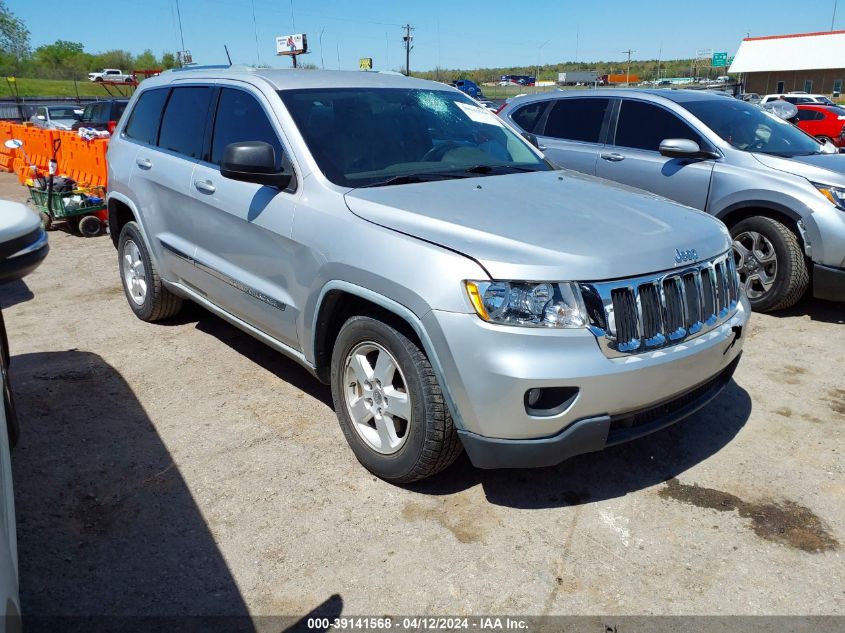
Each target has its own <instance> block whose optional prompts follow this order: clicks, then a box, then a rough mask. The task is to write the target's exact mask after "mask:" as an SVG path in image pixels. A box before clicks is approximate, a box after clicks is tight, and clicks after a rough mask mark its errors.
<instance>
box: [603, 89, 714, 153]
mask: <svg viewBox="0 0 845 633" xmlns="http://www.w3.org/2000/svg"><path fill="white" fill-rule="evenodd" d="M668 138H684V139H688V140H690V141H695V142H696V143H698V144H699V145H704V141H703V140H702V138H701V136H700V135H699V134H697V133H696V132H695V131H694V130H693V129H692V128H691V127H690V126H689V125H687V124H686V123H684V122H683V121H682V120H681V119H679V118H678V117H677V116H676V115H674V114H672V113H671V112H669V111H668V110H664V109H663V108H661V107H659V106H656V105H653V104H651V103H643V102H642V101H633V100H630V99H623V100H622V109H621V111H620V112H619V122H618V123H617V125H616V145H618V146H619V147H631V148H633V149H645V150H650V151H654V152H656V151H658V150H659V149H660V143H661V142H662V141H664V140H666V139H668Z"/></svg>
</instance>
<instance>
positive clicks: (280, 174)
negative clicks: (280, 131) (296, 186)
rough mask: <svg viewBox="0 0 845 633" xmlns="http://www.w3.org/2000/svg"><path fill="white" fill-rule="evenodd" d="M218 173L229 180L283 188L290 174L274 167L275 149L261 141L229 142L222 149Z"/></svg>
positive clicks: (288, 181)
mask: <svg viewBox="0 0 845 633" xmlns="http://www.w3.org/2000/svg"><path fill="white" fill-rule="evenodd" d="M220 175H221V176H223V177H224V178H229V179H231V180H240V181H242V182H253V183H256V184H259V185H269V186H271V187H279V188H281V189H284V188H285V187H287V186H288V185H289V184H290V181H291V178H292V174H286V173H285V172H284V171H283V170H281V171H280V170H277V169H276V151H275V150H274V149H273V146H272V145H270V144H269V143H265V142H263V141H243V142H241V143H230V144H229V145H227V146H226V149H224V150H223V160H221V161H220Z"/></svg>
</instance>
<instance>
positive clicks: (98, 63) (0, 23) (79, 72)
mask: <svg viewBox="0 0 845 633" xmlns="http://www.w3.org/2000/svg"><path fill="white" fill-rule="evenodd" d="M177 65H178V63H177V60H176V56H175V55H174V54H173V53H170V52H164V53H162V55H161V56H160V57H159V56H157V55H156V54H155V53H153V51H152V50H150V49H147V50H145V51H144V52H142V53H141V54H140V55H133V54H132V53H131V52H129V51H125V50H120V49H116V50H110V51H104V52H102V53H89V52H87V51H85V48H84V46H83V45H82V44H81V43H79V42H73V41H69V40H61V39H60V40H56V41H55V42H54V43H52V44H44V45H43V46H39V47H37V48H35V49H34V50H33V49H32V48H31V46H30V42H29V29H27V28H26V25H25V24H24V23H23V20H21V19H20V18H18V17H17V16H16V15H15V14H14V13H12V11H10V10H9V8H8V7H7V6H6V2H5V0H0V76H16V77H33V78H37V79H84V78H85V76H86V75H87V74H88V73H89V72H91V71H93V70H100V69H102V68H120V69H121V70H123V71H130V70H148V69H163V68H174V67H176V66H177Z"/></svg>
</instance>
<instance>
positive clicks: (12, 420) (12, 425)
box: [0, 347, 21, 448]
mask: <svg viewBox="0 0 845 633" xmlns="http://www.w3.org/2000/svg"><path fill="white" fill-rule="evenodd" d="M4 350H5V347H4ZM0 382H1V383H2V385H0V389H2V391H3V413H4V414H5V416H6V432H7V433H8V435H9V447H10V448H12V447H14V446H15V445H17V443H18V440H19V439H20V436H21V427H20V424H19V423H18V414H17V411H16V410H15V400H14V398H13V397H12V386H11V385H10V384H9V366H8V361H5V360H4V362H3V363H0Z"/></svg>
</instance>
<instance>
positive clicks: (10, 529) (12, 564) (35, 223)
mask: <svg viewBox="0 0 845 633" xmlns="http://www.w3.org/2000/svg"><path fill="white" fill-rule="evenodd" d="M48 250H49V247H48V245H47V234H46V233H45V232H44V230H43V229H42V228H41V221H40V220H39V218H38V216H37V215H36V214H35V213H33V212H32V211H31V210H30V209H28V208H27V207H25V206H24V205H22V204H19V203H17V202H9V201H0V284H2V283H6V282H9V281H15V280H16V279H20V278H21V277H23V276H24V275H26V274H28V273H30V272H32V271H33V270H34V269H35V268H36V267H37V266H38V265H39V264H40V263H41V261H42V260H43V259H44V257H46V256H47V251H48ZM8 369H9V342H8V339H7V338H6V325H5V323H4V322H3V313H2V311H0V384H1V385H2V391H3V407H2V408H0V416H2V418H0V604H2V605H3V607H4V610H3V611H0V621H4V622H5V628H3V627H2V626H0V630H3V631H19V630H20V621H19V619H20V600H19V597H18V538H17V533H16V521H15V498H14V491H13V488H12V462H11V454H10V449H11V447H12V446H14V445H15V443H16V442H17V440H18V435H19V433H20V431H19V426H18V421H17V416H16V414H15V404H14V401H13V400H12V390H11V389H10V387H9V376H8Z"/></svg>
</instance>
